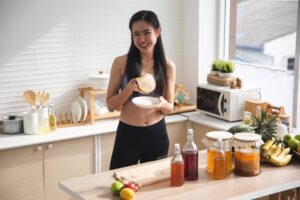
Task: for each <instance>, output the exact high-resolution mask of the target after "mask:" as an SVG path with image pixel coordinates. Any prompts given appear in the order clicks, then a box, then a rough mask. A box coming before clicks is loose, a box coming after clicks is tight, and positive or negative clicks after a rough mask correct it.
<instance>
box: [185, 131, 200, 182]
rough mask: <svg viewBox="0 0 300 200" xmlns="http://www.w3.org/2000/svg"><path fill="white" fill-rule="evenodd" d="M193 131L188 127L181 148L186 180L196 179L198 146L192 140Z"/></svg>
mask: <svg viewBox="0 0 300 200" xmlns="http://www.w3.org/2000/svg"><path fill="white" fill-rule="evenodd" d="M193 137H194V131H193V129H188V132H187V143H186V144H185V145H184V147H183V150H182V152H183V153H182V155H183V161H184V178H185V180H187V181H193V180H197V179H198V147H197V145H196V144H195V142H194V139H193Z"/></svg>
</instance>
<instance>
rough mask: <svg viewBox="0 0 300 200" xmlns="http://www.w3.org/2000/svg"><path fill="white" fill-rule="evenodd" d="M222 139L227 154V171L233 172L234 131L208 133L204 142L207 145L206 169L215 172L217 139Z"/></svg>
mask: <svg viewBox="0 0 300 200" xmlns="http://www.w3.org/2000/svg"><path fill="white" fill-rule="evenodd" d="M218 138H221V139H222V148H223V150H224V152H225V155H226V172H227V174H230V173H231V172H232V141H233V135H232V133H229V132H226V131H211V132H208V133H206V136H205V138H204V139H203V140H202V142H203V143H204V144H205V145H206V149H207V166H206V171H207V172H208V173H213V172H214V159H215V154H216V152H217V140H218Z"/></svg>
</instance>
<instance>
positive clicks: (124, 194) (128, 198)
mask: <svg viewBox="0 0 300 200" xmlns="http://www.w3.org/2000/svg"><path fill="white" fill-rule="evenodd" d="M134 195H135V193H134V191H133V190H132V189H130V188H123V189H122V190H121V193H120V196H121V198H122V199H124V200H132V199H133V198H134Z"/></svg>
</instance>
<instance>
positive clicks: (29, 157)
mask: <svg viewBox="0 0 300 200" xmlns="http://www.w3.org/2000/svg"><path fill="white" fill-rule="evenodd" d="M0 199H1V200H17V199H22V200H43V199H44V184H43V149H42V146H29V147H22V148H16V149H10V150H3V151H0Z"/></svg>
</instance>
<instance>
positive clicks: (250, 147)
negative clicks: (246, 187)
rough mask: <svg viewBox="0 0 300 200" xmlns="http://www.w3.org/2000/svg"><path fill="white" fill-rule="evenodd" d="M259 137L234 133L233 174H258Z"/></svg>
mask: <svg viewBox="0 0 300 200" xmlns="http://www.w3.org/2000/svg"><path fill="white" fill-rule="evenodd" d="M262 143H263V141H262V140H261V135H258V134H255V133H236V134H235V135H234V161H235V167H234V172H235V173H236V174H239V175H241V176H256V175H258V174H260V145H261V144H262Z"/></svg>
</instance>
